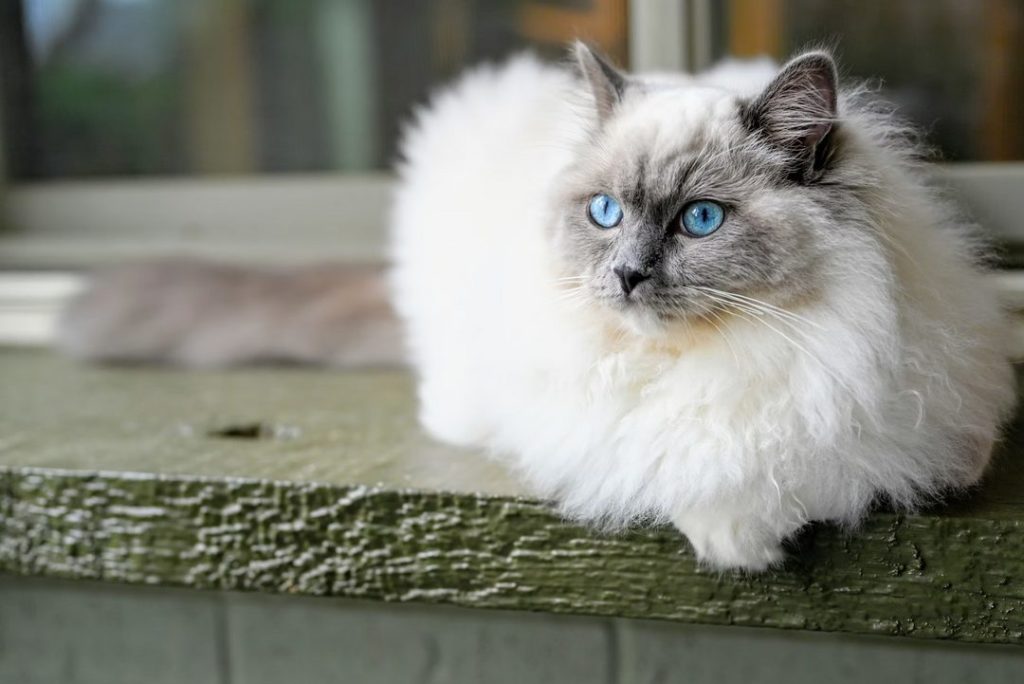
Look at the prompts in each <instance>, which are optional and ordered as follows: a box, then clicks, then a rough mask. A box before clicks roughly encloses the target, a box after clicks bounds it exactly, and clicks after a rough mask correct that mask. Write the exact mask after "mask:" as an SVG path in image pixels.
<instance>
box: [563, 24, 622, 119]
mask: <svg viewBox="0 0 1024 684" xmlns="http://www.w3.org/2000/svg"><path fill="white" fill-rule="evenodd" d="M573 54H574V55H575V57H576V66H577V68H578V69H579V71H580V75H581V76H582V77H583V79H584V80H585V81H586V82H587V85H588V86H589V87H590V92H591V94H592V95H593V96H594V105H595V107H596V108H597V118H598V121H602V122H603V121H605V120H606V119H607V118H608V117H609V116H610V115H611V113H612V111H613V110H614V109H615V107H616V106H617V105H618V104H619V102H620V101H621V100H622V96H623V94H624V93H625V91H626V76H625V74H623V73H622V72H621V71H619V70H618V69H616V68H615V67H614V66H612V65H611V63H610V62H609V61H608V60H607V59H606V58H605V57H603V56H602V55H600V54H599V53H598V52H596V51H595V50H592V49H591V48H590V47H589V46H587V44H586V43H584V42H583V41H579V40H578V41H576V43H575V45H573Z"/></svg>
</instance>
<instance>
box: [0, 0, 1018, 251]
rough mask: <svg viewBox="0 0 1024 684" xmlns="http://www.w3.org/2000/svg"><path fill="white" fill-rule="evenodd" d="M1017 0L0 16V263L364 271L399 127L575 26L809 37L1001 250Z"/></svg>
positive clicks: (200, 9) (741, 42)
mask: <svg viewBox="0 0 1024 684" xmlns="http://www.w3.org/2000/svg"><path fill="white" fill-rule="evenodd" d="M1022 33H1024V0H980V1H979V2H974V3H962V2H959V1H958V0H892V1H890V2H885V3H882V2H875V3H864V2H856V1H853V0H721V1H715V0H633V1H632V2H629V1H628V0H473V1H471V0H431V1H429V2H417V3H409V2H405V0H12V1H11V2H5V3H0V85H2V90H0V96H2V102H0V115H2V124H3V125H2V128H0V130H2V135H0V147H2V150H0V151H2V153H3V154H2V155H0V157H2V159H3V161H4V165H5V168H6V179H5V180H4V182H3V184H0V188H4V189H3V190H0V193H2V194H0V212H2V214H0V218H2V219H3V220H4V223H5V224H6V226H7V227H8V230H7V232H6V233H3V234H0V267H7V268H14V267H16V268H26V267H45V268H76V267H80V266H84V265H91V264H96V263H101V262H104V261H109V260H115V259H123V258H134V257H139V256H145V255H149V254H152V253H155V252H157V253H159V252H166V251H174V252H189V251H191V252H200V253H202V254H207V255H213V256H217V257H223V258H230V259H236V260H238V259H243V260H244V259H257V260H274V261H280V260H292V261H296V260H303V259H315V258H324V256H325V255H331V256H334V257H338V258H350V259H359V260H365V259H379V258H380V256H381V254H382V244H383V235H382V232H383V231H382V227H383V223H384V220H385V211H386V203H387V198H388V192H389V187H390V177H389V175H388V173H387V169H388V167H389V164H390V162H391V160H392V159H393V158H394V154H395V140H396V131H397V130H398V127H399V124H400V122H401V120H402V118H403V117H404V116H405V115H406V113H407V112H408V111H409V108H410V107H411V106H412V105H413V104H414V103H416V102H421V101H422V100H423V99H424V98H425V97H426V95H427V94H428V93H429V91H430V90H431V88H433V87H435V86H436V85H437V84H439V83H441V82H443V81H445V80H446V79H448V78H450V77H451V76H452V75H453V74H455V73H457V72H458V71H459V70H461V69H462V68H463V67H464V66H466V65H469V64H473V63H477V62H479V61H481V60H493V59H499V58H501V57H502V56H504V55H506V54H508V53H510V52H512V51H515V50H518V49H522V48H525V47H529V48H532V49H534V50H537V51H539V52H541V53H542V54H543V55H546V56H548V57H551V58H558V57H560V56H561V55H562V54H563V50H564V48H563V45H564V43H565V42H566V41H568V40H570V39H571V38H573V37H575V36H577V35H579V36H583V37H585V38H588V39H590V40H591V41H593V42H595V43H597V44H598V45H599V46H601V47H602V48H603V49H604V50H605V51H607V52H609V53H610V54H611V55H612V56H613V57H614V58H615V59H616V60H617V61H619V62H620V63H622V64H625V65H629V66H631V67H633V68H636V69H639V70H645V69H678V68H701V67H704V66H707V65H709V64H711V63H712V62H714V61H715V60H717V59H719V58H722V57H724V56H726V55H729V54H734V55H738V56H741V57H743V56H754V55H761V54H768V55H771V56H773V57H775V58H777V59H782V58H784V57H785V56H786V55H787V54H789V53H791V52H792V51H793V50H795V49H797V48H799V47H801V46H806V45H813V44H819V43H825V44H828V45H831V46H834V47H835V48H836V49H837V50H838V51H839V53H840V55H841V57H842V61H843V64H844V68H845V69H846V72H847V75H848V76H852V77H881V78H882V79H883V82H884V85H885V91H884V92H885V94H886V96H887V97H889V98H890V99H891V100H892V101H893V102H894V103H895V104H896V105H897V106H898V107H899V108H900V110H901V111H902V112H904V113H905V114H906V115H907V116H909V117H911V118H913V119H915V120H916V121H917V123H919V124H920V125H922V126H923V127H924V128H925V129H926V130H927V132H928V134H929V139H930V141H931V142H932V143H934V144H935V145H936V146H937V147H938V148H939V149H940V150H941V153H942V156H943V158H944V159H946V160H947V161H948V162H949V163H948V164H947V165H946V166H945V170H944V173H945V176H946V178H947V179H948V180H949V182H950V183H951V184H952V185H953V186H954V188H955V189H956V190H958V191H959V192H960V193H961V195H962V196H963V197H964V198H965V200H966V201H967V202H968V204H969V205H970V206H971V207H972V208H973V210H974V211H975V213H977V214H978V216H979V217H980V218H981V219H982V220H983V221H984V222H985V223H986V224H987V225H989V226H991V227H992V228H994V229H995V230H997V231H999V233H1000V234H1001V235H1003V236H1004V237H1007V238H1010V239H1013V238H1015V236H1017V235H1018V234H1019V235H1021V236H1024V227H1022V226H1021V222H1020V221H1019V218H1018V217H1019V216H1020V215H1022V214H1024V206H1021V202H1022V201H1024V200H1021V198H1022V197H1024V164H1021V163H1019V160H1020V159H1021V158H1022V156H1024V127H1021V126H1020V123H1019V122H1020V120H1021V118H1022V117H1021V115H1022V114H1024V95H1022V93H1024V87H1022V86H1024V40H1022V39H1024V35H1022Z"/></svg>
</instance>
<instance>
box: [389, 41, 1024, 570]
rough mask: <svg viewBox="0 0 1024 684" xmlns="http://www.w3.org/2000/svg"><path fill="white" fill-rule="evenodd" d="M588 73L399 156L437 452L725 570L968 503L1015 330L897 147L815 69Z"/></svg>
mask: <svg viewBox="0 0 1024 684" xmlns="http://www.w3.org/2000/svg"><path fill="white" fill-rule="evenodd" d="M576 57H577V60H578V62H579V65H578V69H577V70H575V71H574V70H570V69H564V68H560V67H557V66H550V65H545V64H542V63H540V62H539V61H537V60H535V59H532V58H530V57H520V58H517V59H514V60H512V61H511V62H509V63H507V64H506V65H504V66H501V67H496V68H490V67H488V68H482V69H478V70H476V71H474V72H472V73H470V74H469V75H467V76H465V77H464V78H463V79H462V80H461V81H459V82H458V83H457V84H456V85H455V86H453V87H452V88H450V89H448V90H446V91H443V92H442V93H440V94H439V95H438V96H437V97H436V98H435V99H434V100H433V102H432V103H431V104H430V105H429V106H428V107H427V108H425V109H423V110H422V111H420V112H419V114H418V117H417V120H416V121H415V123H414V125H412V126H411V128H410V130H409V131H408V134H407V137H406V140H405V144H404V148H403V149H404V155H405V162H404V164H403V166H402V168H401V183H400V186H399V190H398V193H397V200H396V206H395V209H394V217H393V240H392V255H393V258H394V263H395V266H394V271H393V286H394V292H395V304H396V308H397V309H398V312H399V314H400V316H401V317H402V318H403V320H404V322H405V323H406V325H407V329H408V341H409V345H410V350H411V353H412V356H413V361H414V363H415V366H416V369H417V372H418V377H419V394H420V399H421V401H422V421H423V423H424V425H425V426H426V427H427V428H428V429H429V431H430V432H431V433H433V434H434V435H436V436H437V437H439V438H441V439H444V440H448V441H450V442H454V443H458V444H466V445H476V446H482V447H485V448H487V449H488V450H490V451H491V452H493V453H495V454H497V455H500V456H501V457H503V458H505V459H507V461H508V462H509V463H511V464H512V465H513V466H514V467H515V469H516V470H518V471H519V472H520V473H522V475H523V476H524V477H525V478H526V479H527V480H528V481H529V482H530V483H532V485H534V486H535V487H536V488H537V490H538V491H539V492H540V493H541V494H543V495H545V496H549V497H552V498H554V499H556V500H557V501H558V502H560V504H561V507H562V509H563V510H564V511H565V512H566V513H567V514H568V515H571V516H573V517H575V518H578V519H583V520H587V521H594V522H597V523H599V524H602V525H620V524H625V523H630V522H633V521H640V520H643V521H671V522H672V523H674V524H675V525H676V526H677V527H678V528H679V529H680V530H681V531H682V532H683V533H684V534H685V535H686V536H687V537H688V538H689V540H690V542H691V543H692V544H693V547H694V548H695V549H696V552H697V555H698V557H699V558H700V559H702V560H703V561H705V562H707V563H708V564H710V565H713V566H715V567H720V568H725V567H740V568H747V569H752V570H757V569H763V568H765V567H767V566H769V565H771V564H774V563H777V562H778V561H779V560H780V559H781V558H782V555H783V554H782V546H781V544H782V542H783V540H785V539H786V538H787V537H789V536H791V535H793V534H794V533H795V532H796V531H797V530H799V529H800V528H801V527H802V526H803V525H805V524H806V523H807V522H809V521H811V520H831V521H837V522H840V523H844V524H850V523H855V522H856V521H857V520H858V519H859V518H861V516H862V515H863V514H864V513H865V511H866V510H867V509H868V507H869V506H870V505H871V504H872V502H874V501H877V500H879V499H882V500H886V501H888V502H891V503H893V504H895V505H898V506H913V505H914V504H915V503H918V502H920V501H922V500H923V499H927V498H931V497H933V496H935V495H937V494H939V493H941V492H942V491H944V490H946V489H949V488H960V487H964V486H967V485H970V484H972V483H974V482H976V481H977V480H978V478H979V477H980V476H981V474H982V472H983V470H984V469H985V466H986V464H987V463H988V460H989V456H990V452H991V448H992V445H993V442H994V440H996V439H997V437H998V434H999V427H1000V424H1001V422H1002V421H1003V420H1004V419H1005V418H1006V417H1007V414H1008V412H1009V411H1010V409H1011V408H1012V405H1013V403H1014V396H1015V392H1014V379H1013V374H1012V370H1011V367H1010V365H1009V363H1008V361H1007V357H1006V351H1005V349H1004V339H1005V338H1006V334H1005V331H1004V320H1003V316H1002V313H1001V311H1000V310H999V307H998V305H997V302H996V298H995V296H994V294H993V292H992V291H991V290H990V288H989V286H988V285H987V283H986V281H985V279H984V278H983V276H982V269H981V267H980V266H978V258H979V255H978V252H979V249H980V248H979V247H978V246H977V244H976V241H974V240H973V239H972V238H971V233H972V230H973V227H972V226H970V225H964V222H963V221H962V219H961V218H960V217H959V216H958V215H957V214H956V213H955V212H954V211H953V210H952V209H951V208H950V207H949V206H948V205H947V204H946V203H944V202H943V201H942V200H940V199H939V198H938V197H937V196H936V195H935V194H934V193H933V192H932V191H931V190H930V189H928V188H927V186H926V184H925V183H924V181H923V180H922V175H921V171H920V169H919V168H918V167H917V164H916V161H915V159H914V151H913V149H912V146H911V145H910V144H909V143H908V142H907V140H906V135H905V132H904V131H903V130H902V129H901V128H900V127H899V126H898V125H896V124H895V123H894V122H893V121H892V120H891V118H890V117H889V116H888V115H887V114H886V113H885V112H882V111H880V110H879V109H878V108H877V107H875V106H873V105H872V104H871V102H870V101H869V99H868V98H867V97H866V96H864V94H863V93H858V92H847V91H844V90H841V89H839V88H838V86H837V82H836V72H835V67H834V64H833V61H832V58H831V57H830V56H829V55H827V54H825V53H821V52H814V53H809V54H805V55H802V56H800V57H797V58H796V59H794V60H793V61H791V62H790V63H789V64H787V65H786V66H785V67H784V68H783V69H782V70H781V72H779V73H778V75H777V76H776V75H775V72H774V71H771V72H769V73H765V71H766V69H765V68H764V65H760V66H759V67H757V68H756V69H749V68H748V69H743V70H735V69H720V70H718V71H715V72H710V73H708V74H705V75H703V76H697V77H685V76H626V75H623V74H621V73H619V72H618V71H616V70H615V69H614V68H613V67H611V66H610V65H609V64H608V63H607V62H606V61H604V60H603V59H602V58H600V57H599V56H597V55H595V54H594V53H593V52H592V51H590V50H589V49H587V48H586V47H584V46H582V45H578V46H577V48H576ZM773 76H774V80H772V79H773Z"/></svg>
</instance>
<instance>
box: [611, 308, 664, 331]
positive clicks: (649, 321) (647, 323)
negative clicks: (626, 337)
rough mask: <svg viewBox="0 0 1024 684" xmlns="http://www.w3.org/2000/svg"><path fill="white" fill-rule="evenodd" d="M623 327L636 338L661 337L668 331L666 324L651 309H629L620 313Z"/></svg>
mask: <svg viewBox="0 0 1024 684" xmlns="http://www.w3.org/2000/svg"><path fill="white" fill-rule="evenodd" d="M620 316H621V317H622V322H623V324H624V327H625V328H626V329H627V330H629V331H630V332H631V333H633V334H634V335H637V336H638V337H649V338H658V337H663V336H664V335H665V334H666V333H667V332H668V329H669V325H668V322H667V321H666V320H665V319H664V318H663V317H662V316H661V315H659V314H658V313H657V312H656V311H653V310H652V309H647V308H643V307H638V306H634V307H630V308H628V309H626V310H625V311H622V312H620Z"/></svg>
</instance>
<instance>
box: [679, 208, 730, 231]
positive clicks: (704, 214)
mask: <svg viewBox="0 0 1024 684" xmlns="http://www.w3.org/2000/svg"><path fill="white" fill-rule="evenodd" d="M679 218H680V222H681V223H682V224H683V226H682V227H683V230H684V231H686V233H687V234H688V235H691V236H692V237H707V236H708V235H711V234H712V233H714V232H715V231H716V230H718V228H719V227H720V226H721V225H722V221H724V220H725V209H723V208H722V205H721V204H719V203H718V202H712V201H711V200H699V201H697V202H691V203H690V204H687V205H686V206H685V207H683V213H682V214H680V217H679Z"/></svg>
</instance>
